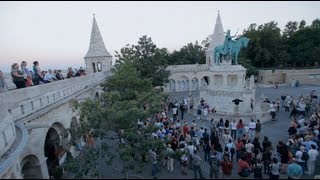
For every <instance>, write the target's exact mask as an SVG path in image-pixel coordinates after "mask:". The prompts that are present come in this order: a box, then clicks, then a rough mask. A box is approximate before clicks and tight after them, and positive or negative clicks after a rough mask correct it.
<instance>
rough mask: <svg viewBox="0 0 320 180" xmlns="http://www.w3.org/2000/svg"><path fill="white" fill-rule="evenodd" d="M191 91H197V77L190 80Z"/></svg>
mask: <svg viewBox="0 0 320 180" xmlns="http://www.w3.org/2000/svg"><path fill="white" fill-rule="evenodd" d="M191 89H192V90H194V91H197V90H199V80H198V78H197V77H194V78H192V87H191Z"/></svg>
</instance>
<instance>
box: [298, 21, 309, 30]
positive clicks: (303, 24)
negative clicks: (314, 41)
mask: <svg viewBox="0 0 320 180" xmlns="http://www.w3.org/2000/svg"><path fill="white" fill-rule="evenodd" d="M306 24H307V23H306V21H305V20H301V21H300V24H299V29H303V28H305V27H306Z"/></svg>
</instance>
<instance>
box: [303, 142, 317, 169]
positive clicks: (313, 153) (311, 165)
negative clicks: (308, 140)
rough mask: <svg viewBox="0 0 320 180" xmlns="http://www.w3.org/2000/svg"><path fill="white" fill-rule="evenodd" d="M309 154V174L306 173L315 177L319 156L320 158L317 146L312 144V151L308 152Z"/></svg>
mask: <svg viewBox="0 0 320 180" xmlns="http://www.w3.org/2000/svg"><path fill="white" fill-rule="evenodd" d="M308 154H309V159H308V161H307V165H308V172H306V174H309V175H313V174H314V167H315V163H316V160H317V156H319V152H318V151H317V149H316V146H315V145H314V144H311V149H310V150H309V151H308Z"/></svg>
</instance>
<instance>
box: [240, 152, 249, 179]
mask: <svg viewBox="0 0 320 180" xmlns="http://www.w3.org/2000/svg"><path fill="white" fill-rule="evenodd" d="M244 168H246V169H247V170H249V172H250V171H251V169H250V166H249V164H248V163H247V162H246V161H245V157H244V156H242V157H241V159H239V161H238V174H239V176H243V174H242V173H241V172H242V170H244ZM249 175H250V173H249Z"/></svg>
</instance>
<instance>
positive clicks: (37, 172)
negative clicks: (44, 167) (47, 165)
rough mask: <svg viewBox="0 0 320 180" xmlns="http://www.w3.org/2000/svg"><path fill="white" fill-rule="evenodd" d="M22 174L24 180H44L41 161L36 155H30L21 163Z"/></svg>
mask: <svg viewBox="0 0 320 180" xmlns="http://www.w3.org/2000/svg"><path fill="white" fill-rule="evenodd" d="M21 167H22V170H21V174H22V178H23V179H42V178H43V177H42V172H41V166H40V162H39V159H38V158H37V157H36V156H35V155H29V156H26V157H25V158H23V159H22V161H21Z"/></svg>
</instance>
